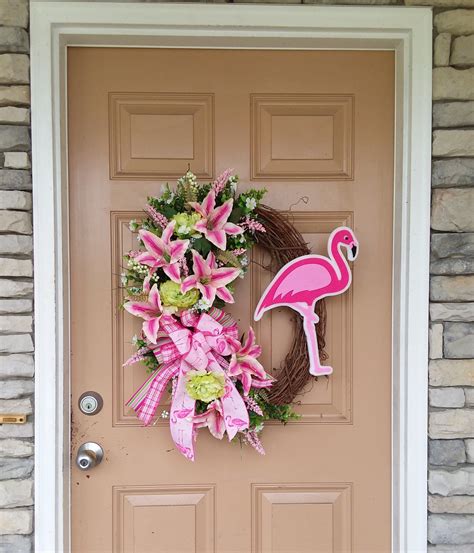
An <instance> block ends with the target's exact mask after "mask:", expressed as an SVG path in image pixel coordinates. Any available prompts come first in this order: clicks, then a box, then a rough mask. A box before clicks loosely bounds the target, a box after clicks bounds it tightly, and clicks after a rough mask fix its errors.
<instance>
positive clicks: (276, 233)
mask: <svg viewBox="0 0 474 553" xmlns="http://www.w3.org/2000/svg"><path fill="white" fill-rule="evenodd" d="M256 211H257V215H258V218H259V220H260V221H261V222H262V224H263V225H264V227H265V229H266V232H265V233H261V234H259V235H258V237H257V243H258V245H259V246H260V247H261V248H263V249H264V250H266V251H267V252H268V254H269V255H270V263H269V264H268V265H267V266H264V269H266V270H268V271H271V272H272V273H273V274H275V273H277V272H278V271H279V270H280V269H281V268H282V267H283V266H284V265H286V264H287V263H288V262H289V261H292V260H293V259H295V258H297V257H300V256H302V255H308V254H310V253H311V251H310V249H309V248H308V245H307V243H306V242H305V240H304V238H303V236H302V235H301V233H300V232H299V231H298V230H297V229H296V228H295V226H294V225H293V224H292V222H291V220H290V217H291V214H288V213H285V212H281V211H277V210H276V209H273V208H271V207H269V206H267V205H263V204H260V205H259V206H258V207H257V210H256ZM316 314H317V315H318V317H319V323H318V324H317V325H316V334H317V337H318V344H319V351H320V358H321V361H322V362H324V361H325V360H326V359H327V358H328V355H327V353H326V351H325V350H324V348H325V346H326V341H325V334H326V304H325V301H324V300H321V301H319V302H318V303H317V304H316ZM274 376H275V377H276V379H277V380H276V382H275V383H274V384H273V386H272V387H271V388H270V389H269V390H268V391H267V394H268V397H269V400H270V401H271V402H272V403H273V404H275V405H288V404H290V403H292V402H293V401H294V399H295V397H296V396H297V395H298V393H299V392H301V390H302V389H303V388H304V387H305V386H306V384H307V383H308V382H309V380H310V379H311V378H313V377H312V376H311V374H310V373H309V357H308V348H307V344H306V338H305V334H304V331H303V322H302V319H301V317H296V316H295V317H293V341H292V344H291V347H290V350H289V351H288V353H287V354H286V356H285V359H284V360H283V361H282V363H281V365H280V367H279V368H278V369H276V373H275V375H274Z"/></svg>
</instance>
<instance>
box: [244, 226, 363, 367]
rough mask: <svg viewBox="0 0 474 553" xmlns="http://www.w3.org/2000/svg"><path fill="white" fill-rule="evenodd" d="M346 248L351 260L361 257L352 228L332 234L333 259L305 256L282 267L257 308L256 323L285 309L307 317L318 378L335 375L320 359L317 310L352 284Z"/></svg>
mask: <svg viewBox="0 0 474 553" xmlns="http://www.w3.org/2000/svg"><path fill="white" fill-rule="evenodd" d="M342 248H346V250H347V257H348V259H349V261H353V260H354V259H355V258H356V257H357V253H358V248H359V244H358V242H357V239H356V237H355V235H354V232H353V231H352V230H351V229H350V228H348V227H338V228H337V229H335V230H334V231H333V232H332V233H331V236H330V237H329V240H328V253H329V257H324V256H322V255H303V256H302V257H297V258H296V259H293V260H292V261H290V262H289V263H287V264H286V265H285V266H284V267H282V268H281V269H280V270H279V271H278V273H277V274H276V275H275V277H274V279H273V280H272V281H271V282H270V284H269V285H268V286H267V288H266V290H265V292H264V293H263V295H262V297H261V298H260V301H259V302H258V305H257V308H256V309H255V314H254V319H255V320H256V321H259V320H260V319H261V318H262V316H263V314H264V313H265V311H268V310H269V309H273V308H274V307H282V306H286V307H290V308H291V309H294V310H295V311H297V312H298V313H299V314H300V315H301V316H302V317H303V328H304V332H305V335H306V341H307V344H308V353H309V363H310V365H309V372H310V373H311V374H312V375H314V376H321V375H325V374H331V373H332V367H329V366H325V365H321V362H320V359H319V348H318V339H317V335H316V329H315V328H314V325H315V324H316V323H318V322H319V317H318V316H317V315H316V313H315V312H314V307H315V305H316V302H317V301H318V300H320V299H322V298H326V297H327V296H337V295H339V294H342V293H344V292H345V291H346V290H347V289H348V288H349V286H350V284H351V280H352V275H351V270H350V268H349V264H348V263H347V260H346V258H345V257H344V256H343V255H342V251H341V250H342Z"/></svg>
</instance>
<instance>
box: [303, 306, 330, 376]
mask: <svg viewBox="0 0 474 553" xmlns="http://www.w3.org/2000/svg"><path fill="white" fill-rule="evenodd" d="M299 311H300V313H301V315H302V316H303V328H304V333H305V335H306V343H307V344H308V356H309V372H310V374H312V375H313V376H323V375H327V374H331V373H332V367H329V366H327V365H321V361H320V359H319V347H318V336H317V334H316V329H315V327H314V325H315V324H316V323H318V321H319V317H318V316H317V315H316V313H315V312H314V307H313V306H307V305H305V306H301V307H300V309H299Z"/></svg>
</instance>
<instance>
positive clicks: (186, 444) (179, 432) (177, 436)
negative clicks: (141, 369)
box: [170, 362, 196, 461]
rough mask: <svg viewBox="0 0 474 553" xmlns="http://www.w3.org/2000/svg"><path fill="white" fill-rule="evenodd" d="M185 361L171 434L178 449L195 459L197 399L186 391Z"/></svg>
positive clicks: (177, 387)
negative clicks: (194, 433)
mask: <svg viewBox="0 0 474 553" xmlns="http://www.w3.org/2000/svg"><path fill="white" fill-rule="evenodd" d="M184 365H185V362H183V363H182V365H181V369H180V371H179V376H178V384H177V386H176V391H175V393H174V398H173V403H172V405H171V413H170V430H171V436H172V438H173V441H174V443H175V444H176V447H177V448H178V450H179V451H180V452H181V453H182V454H183V455H184V456H185V457H186V458H187V459H189V460H190V461H194V444H193V429H194V422H193V417H194V409H195V405H196V401H195V400H194V399H193V398H192V397H190V396H189V395H188V394H187V392H186V373H185V371H184V370H183V368H185V366H184Z"/></svg>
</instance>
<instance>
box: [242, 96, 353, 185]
mask: <svg viewBox="0 0 474 553" xmlns="http://www.w3.org/2000/svg"><path fill="white" fill-rule="evenodd" d="M353 118H354V98H353V96H352V95H350V94H346V95H344V94H252V95H251V137H252V145H251V165H252V179H254V180H256V179H278V180H299V179H303V180H331V179H337V180H341V179H352V177H353V149H354V138H353Z"/></svg>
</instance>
